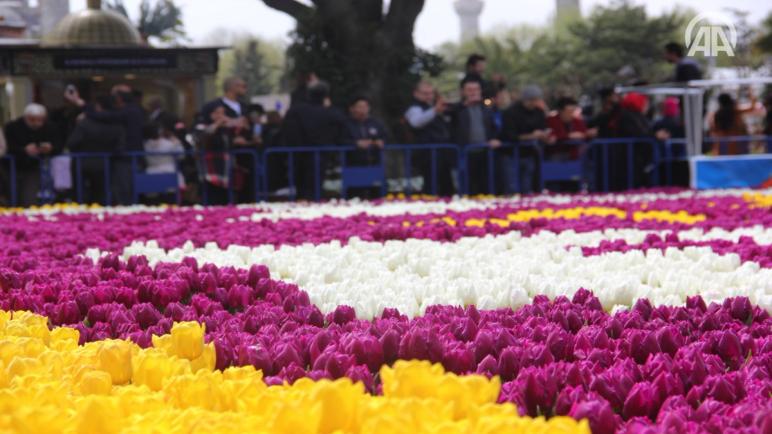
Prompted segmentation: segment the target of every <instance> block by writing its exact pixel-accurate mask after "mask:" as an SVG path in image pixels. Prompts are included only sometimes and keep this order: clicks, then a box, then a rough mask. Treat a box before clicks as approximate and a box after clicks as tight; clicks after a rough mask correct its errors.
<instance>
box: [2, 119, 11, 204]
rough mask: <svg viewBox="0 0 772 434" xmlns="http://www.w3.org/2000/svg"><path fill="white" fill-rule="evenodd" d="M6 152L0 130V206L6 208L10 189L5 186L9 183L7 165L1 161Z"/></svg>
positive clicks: (3, 136) (3, 137) (6, 147)
mask: <svg viewBox="0 0 772 434" xmlns="http://www.w3.org/2000/svg"><path fill="white" fill-rule="evenodd" d="M6 152H8V146H7V145H6V142H5V134H4V133H3V129H2V128H0V186H3V187H2V188H0V206H8V205H9V203H8V202H9V200H8V198H9V196H10V191H9V190H10V188H8V187H6V186H10V185H11V182H10V180H9V179H8V168H7V167H6V166H7V164H6V163H5V162H4V161H2V158H3V157H4V156H5V154H6Z"/></svg>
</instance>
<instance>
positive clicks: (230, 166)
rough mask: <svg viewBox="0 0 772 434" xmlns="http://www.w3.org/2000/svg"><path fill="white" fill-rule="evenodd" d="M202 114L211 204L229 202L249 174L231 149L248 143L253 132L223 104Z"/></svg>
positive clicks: (212, 106) (208, 195) (207, 189)
mask: <svg viewBox="0 0 772 434" xmlns="http://www.w3.org/2000/svg"><path fill="white" fill-rule="evenodd" d="M207 110H209V111H207V112H203V113H202V116H203V117H204V119H206V120H205V121H204V124H205V125H203V126H202V127H201V128H202V133H203V137H202V144H203V148H204V150H205V154H204V160H205V174H204V179H205V185H204V188H205V189H206V193H207V201H208V202H209V204H212V205H226V204H228V203H229V202H230V192H229V189H232V190H233V191H234V193H235V194H238V192H240V191H241V190H242V189H243V188H244V184H245V182H246V174H245V171H244V169H242V168H241V167H240V166H239V165H238V164H237V163H236V161H235V159H234V158H233V156H232V155H231V154H230V153H229V152H228V151H230V150H231V149H233V148H235V147H237V146H244V145H245V144H246V143H248V137H249V136H251V131H250V130H249V128H246V127H245V125H243V124H242V125H238V121H235V120H234V119H232V118H230V117H229V116H228V114H227V109H226V107H225V105H223V104H213V105H210V106H208V107H207Z"/></svg>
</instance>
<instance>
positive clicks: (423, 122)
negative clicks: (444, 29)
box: [405, 81, 456, 196]
mask: <svg viewBox="0 0 772 434" xmlns="http://www.w3.org/2000/svg"><path fill="white" fill-rule="evenodd" d="M446 112H447V104H446V103H445V100H444V99H443V98H442V96H439V95H436V91H435V89H434V86H432V85H431V84H430V83H429V82H427V81H421V82H419V83H418V84H417V85H416V87H415V89H414V90H413V102H412V103H411V104H410V107H408V109H407V111H405V121H406V122H407V124H408V125H409V126H410V129H411V131H412V135H413V143H417V144H422V145H424V144H430V145H437V144H446V143H450V142H451V138H450V127H449V125H448V122H447V120H446V119H445V114H446ZM435 157H436V159H437V194H438V195H440V196H451V195H452V194H453V179H452V176H451V175H452V174H451V170H452V168H453V158H455V157H456V155H455V154H453V153H451V152H448V151H445V150H438V151H436V152H435ZM413 161H414V163H415V164H416V165H417V166H418V172H419V173H420V174H421V176H423V179H424V182H423V192H424V193H429V192H430V191H431V190H430V186H431V184H430V183H431V152H430V151H416V152H413Z"/></svg>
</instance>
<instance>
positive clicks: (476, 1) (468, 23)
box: [453, 0, 485, 42]
mask: <svg viewBox="0 0 772 434" xmlns="http://www.w3.org/2000/svg"><path fill="white" fill-rule="evenodd" d="M484 5H485V4H484V3H483V1H482V0H456V1H455V3H453V6H454V7H455V9H456V13H457V14H458V18H459V20H460V21H461V42H465V41H468V40H470V39H474V38H476V37H477V36H478V35H479V34H480V14H481V13H482V10H483V6H484Z"/></svg>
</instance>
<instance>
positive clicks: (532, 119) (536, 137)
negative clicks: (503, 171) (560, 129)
mask: <svg viewBox="0 0 772 434" xmlns="http://www.w3.org/2000/svg"><path fill="white" fill-rule="evenodd" d="M545 106H546V104H545V103H544V97H543V93H542V90H541V88H540V87H539V86H536V85H529V86H525V87H524V88H523V89H522V90H521V92H520V100H519V101H517V102H516V103H515V104H513V105H512V107H510V108H509V109H507V110H506V111H505V112H504V114H503V124H502V131H501V138H502V139H503V140H504V141H505V142H509V143H518V142H521V141H528V142H535V143H536V145H537V146H540V147H541V146H544V145H545V144H553V143H555V138H554V137H553V136H552V135H551V133H550V130H549V128H548V126H547V113H546V110H545ZM536 157H537V156H536V153H535V152H534V150H533V149H531V148H527V147H524V148H522V149H520V161H519V162H518V168H519V178H520V189H521V191H523V192H532V191H534V185H535V180H534V178H535V175H536V173H535V172H536Z"/></svg>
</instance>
